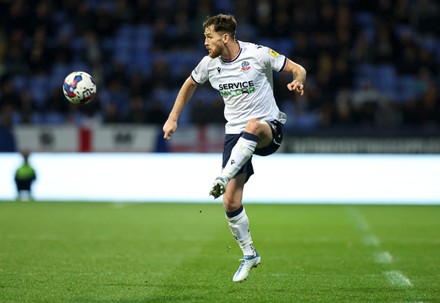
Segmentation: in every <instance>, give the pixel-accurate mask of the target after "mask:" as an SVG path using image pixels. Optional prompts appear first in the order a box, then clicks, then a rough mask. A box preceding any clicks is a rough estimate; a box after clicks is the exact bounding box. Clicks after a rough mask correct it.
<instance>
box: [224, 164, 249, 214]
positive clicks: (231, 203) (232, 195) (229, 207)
mask: <svg viewBox="0 0 440 303" xmlns="http://www.w3.org/2000/svg"><path fill="white" fill-rule="evenodd" d="M246 175H247V174H246V173H242V174H239V175H237V176H235V177H234V178H232V179H231V181H229V183H228V186H226V191H225V193H224V194H223V205H224V207H225V210H226V211H234V210H237V209H238V208H239V207H240V206H241V203H242V200H243V188H244V184H245V183H246Z"/></svg>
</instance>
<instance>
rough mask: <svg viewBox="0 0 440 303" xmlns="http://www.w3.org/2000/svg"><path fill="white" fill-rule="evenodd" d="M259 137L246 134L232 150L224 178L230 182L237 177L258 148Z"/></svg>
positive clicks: (224, 170)
mask: <svg viewBox="0 0 440 303" xmlns="http://www.w3.org/2000/svg"><path fill="white" fill-rule="evenodd" d="M257 143H258V137H257V136H256V135H253V134H250V133H247V132H244V133H243V135H242V136H241V137H240V139H238V141H237V143H236V144H235V146H234V147H233V148H232V151H231V156H230V157H229V160H228V162H227V163H226V166H225V167H224V168H223V171H222V177H224V178H226V179H227V180H228V181H229V180H231V179H232V178H234V177H235V175H236V174H237V172H238V171H239V170H240V168H241V167H242V166H243V165H244V164H245V163H246V162H247V161H248V160H249V159H250V157H251V156H252V154H253V153H254V151H255V148H256V147H257Z"/></svg>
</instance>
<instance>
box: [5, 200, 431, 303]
mask: <svg viewBox="0 0 440 303" xmlns="http://www.w3.org/2000/svg"><path fill="white" fill-rule="evenodd" d="M246 211H247V213H248V215H249V217H250V221H251V231H252V236H253V239H254V242H255V245H256V247H257V249H258V251H259V253H260V254H261V256H262V264H261V265H260V266H259V267H258V268H257V269H253V270H252V272H251V274H250V276H249V278H248V280H247V281H245V282H243V283H233V282H232V276H233V274H234V272H235V270H236V269H237V267H238V265H239V262H238V259H239V258H240V257H241V252H240V250H239V248H238V246H237V244H236V243H235V241H234V240H233V238H232V235H231V233H230V231H229V229H228V227H227V223H226V220H225V218H224V213H223V209H222V206H221V204H220V203H213V204H156V203H146V204H142V203H138V204H129V203H126V204H114V203H79V202H75V203H43V202H33V203H15V202H8V203H0V302H271V303H273V302H408V303H409V302H440V207H439V206H349V205H338V206H329V205H310V206H307V205H260V204H249V205H247V206H246Z"/></svg>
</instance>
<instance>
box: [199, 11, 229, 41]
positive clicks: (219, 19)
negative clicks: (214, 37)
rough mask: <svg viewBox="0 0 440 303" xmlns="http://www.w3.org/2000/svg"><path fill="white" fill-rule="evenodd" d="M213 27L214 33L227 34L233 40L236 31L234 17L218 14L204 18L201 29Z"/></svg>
mask: <svg viewBox="0 0 440 303" xmlns="http://www.w3.org/2000/svg"><path fill="white" fill-rule="evenodd" d="M211 25H213V26H214V31H216V32H219V33H227V34H229V35H230V36H231V38H232V39H235V32H236V30H237V21H235V18H234V16H232V15H224V14H218V15H216V16H212V17H208V18H206V20H205V22H203V29H205V28H207V27H210V26H211Z"/></svg>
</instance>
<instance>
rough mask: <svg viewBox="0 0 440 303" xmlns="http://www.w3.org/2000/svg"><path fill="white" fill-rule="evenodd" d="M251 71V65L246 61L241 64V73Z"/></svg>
mask: <svg viewBox="0 0 440 303" xmlns="http://www.w3.org/2000/svg"><path fill="white" fill-rule="evenodd" d="M250 69H251V64H250V63H249V62H248V61H243V62H242V63H241V70H242V71H248V70H250Z"/></svg>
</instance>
